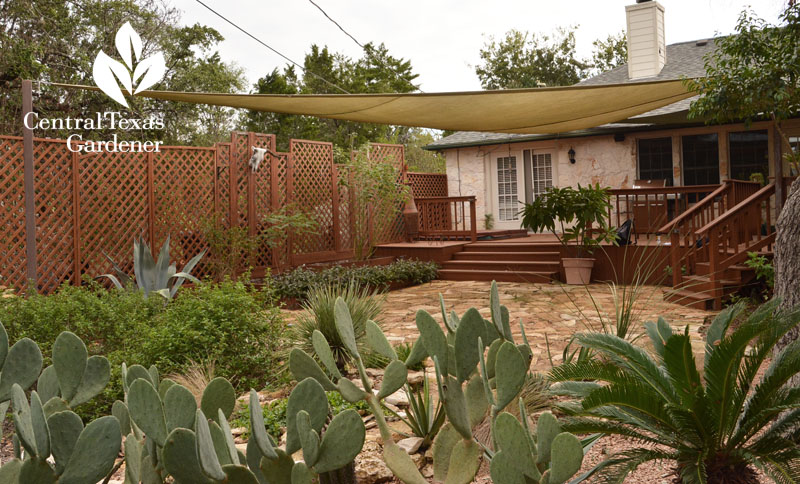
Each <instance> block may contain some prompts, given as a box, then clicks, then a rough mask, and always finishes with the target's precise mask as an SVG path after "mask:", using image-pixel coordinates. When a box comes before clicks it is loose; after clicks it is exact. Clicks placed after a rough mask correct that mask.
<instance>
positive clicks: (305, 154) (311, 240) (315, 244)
mask: <svg viewBox="0 0 800 484" xmlns="http://www.w3.org/2000/svg"><path fill="white" fill-rule="evenodd" d="M289 146H290V151H291V158H290V160H291V163H292V168H291V170H292V174H291V182H290V183H291V187H290V193H291V200H292V202H294V203H295V204H296V205H297V207H298V208H299V209H301V210H303V211H304V212H306V214H308V215H309V216H311V218H312V219H313V220H314V221H316V223H317V230H316V232H317V233H316V234H307V235H304V236H296V237H294V238H293V241H292V249H293V253H294V254H306V253H310V252H325V251H333V250H335V242H334V237H335V236H334V234H333V217H334V208H333V199H332V190H331V188H332V187H331V176H332V173H333V145H332V144H331V143H321V142H316V141H304V140H292V141H291V142H290V145H289Z"/></svg>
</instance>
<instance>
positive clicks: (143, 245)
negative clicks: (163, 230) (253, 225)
mask: <svg viewBox="0 0 800 484" xmlns="http://www.w3.org/2000/svg"><path fill="white" fill-rule="evenodd" d="M205 253H206V251H205V250H204V251H203V252H200V253H199V254H197V255H196V256H194V257H192V259H191V260H190V261H189V262H187V263H186V265H185V266H183V270H182V271H180V272H178V270H177V267H176V266H175V264H170V263H169V235H168V236H167V240H165V241H164V245H162V246H161V252H159V254H158V260H155V259H154V258H153V253H152V251H151V250H150V246H149V245H147V242H145V241H144V239H143V238H141V237H139V238H136V239H134V240H133V273H134V279H135V282H136V285H137V286H138V287H139V289H140V290H142V291H143V292H144V297H148V296H149V295H150V293H151V292H154V293H156V294H160V295H161V296H163V297H165V298H166V299H172V298H173V297H175V293H177V292H178V289H180V287H181V286H182V285H183V281H185V280H186V279H188V280H190V281H192V282H195V283H199V282H200V280H199V279H197V278H196V277H194V276H193V275H192V274H191V272H192V269H194V267H195V266H196V265H197V263H198V262H200V259H202V258H203V255H205ZM106 258H107V259H108V260H109V261H111V264H112V266H113V268H114V274H102V275H100V276H98V277H107V278H108V279H109V280H110V281H111V282H112V283H114V285H115V286H117V288H119V289H123V288H125V287H128V286H129V285H131V284H132V283H133V282H134V281H133V280H132V279H131V276H129V275H128V274H127V273H126V272H125V271H124V270H122V268H120V266H119V265H118V264H117V263H116V262H114V260H113V259H111V257H109V256H108V255H106Z"/></svg>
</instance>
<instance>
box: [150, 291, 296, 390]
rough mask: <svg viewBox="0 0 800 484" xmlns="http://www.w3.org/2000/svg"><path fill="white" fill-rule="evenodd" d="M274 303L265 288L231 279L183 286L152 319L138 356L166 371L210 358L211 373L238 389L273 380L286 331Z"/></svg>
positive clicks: (175, 369)
mask: <svg viewBox="0 0 800 484" xmlns="http://www.w3.org/2000/svg"><path fill="white" fill-rule="evenodd" d="M274 303H275V301H274V299H273V298H272V295H271V294H270V293H269V292H268V291H257V290H255V289H253V288H252V287H249V286H247V285H246V284H244V283H242V282H233V281H230V280H226V281H223V282H221V283H219V284H210V283H207V284H203V285H201V286H198V287H196V288H194V289H193V290H192V291H185V292H184V293H183V294H182V295H181V297H179V298H178V299H176V300H175V301H174V302H173V303H172V304H170V305H169V306H168V307H167V309H166V310H165V311H163V312H162V313H161V314H159V316H158V317H157V318H155V321H153V326H152V327H151V329H150V331H149V332H148V334H147V338H146V339H145V341H143V342H142V343H141V350H140V351H141V357H142V359H141V361H144V362H146V363H148V364H157V365H158V367H159V368H161V369H162V370H163V371H164V372H166V373H180V372H181V370H183V369H184V368H186V367H187V366H188V365H189V364H190V362H191V361H215V362H217V365H216V373H217V374H218V375H219V376H224V377H226V378H229V379H230V380H231V381H233V382H234V383H235V384H236V385H237V387H239V388H248V387H251V386H258V387H262V386H263V385H264V383H265V379H266V381H267V383H268V384H269V383H274V382H275V381H276V379H277V378H279V377H280V376H279V372H278V369H279V367H280V363H279V361H278V353H279V351H278V350H279V348H280V347H281V343H282V340H283V333H284V331H285V326H284V323H283V321H282V319H281V316H280V312H279V311H278V309H277V308H276V307H275V305H274Z"/></svg>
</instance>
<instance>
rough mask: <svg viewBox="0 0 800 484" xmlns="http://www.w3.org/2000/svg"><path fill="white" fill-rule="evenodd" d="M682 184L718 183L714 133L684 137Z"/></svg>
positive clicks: (717, 149)
mask: <svg viewBox="0 0 800 484" xmlns="http://www.w3.org/2000/svg"><path fill="white" fill-rule="evenodd" d="M681 142H682V145H683V147H682V148H683V184H684V185H716V184H717V183H719V143H718V141H717V134H716V133H709V134H698V135H693V136H684V137H682V138H681Z"/></svg>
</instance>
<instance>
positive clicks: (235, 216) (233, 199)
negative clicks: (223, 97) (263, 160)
mask: <svg viewBox="0 0 800 484" xmlns="http://www.w3.org/2000/svg"><path fill="white" fill-rule="evenodd" d="M237 165H238V164H237V163H236V133H231V147H230V149H229V150H228V175H229V176H228V183H229V184H230V193H229V195H230V200H229V202H228V220H229V221H230V227H231V228H234V227H237V226H238V225H239V187H238V186H237V184H236V179H237V178H238V176H239V167H238V166H237Z"/></svg>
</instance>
